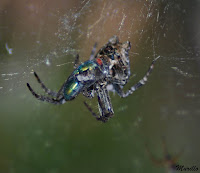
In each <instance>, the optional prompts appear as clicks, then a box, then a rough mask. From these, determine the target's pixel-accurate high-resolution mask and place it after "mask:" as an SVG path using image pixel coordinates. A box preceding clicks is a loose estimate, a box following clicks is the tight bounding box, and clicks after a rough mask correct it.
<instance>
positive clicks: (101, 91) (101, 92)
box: [84, 84, 114, 123]
mask: <svg viewBox="0 0 200 173" xmlns="http://www.w3.org/2000/svg"><path fill="white" fill-rule="evenodd" d="M95 88H96V92H97V98H98V106H99V112H100V114H101V115H100V116H98V115H97V114H96V113H95V112H94V111H93V110H92V108H91V107H90V106H89V105H88V104H87V103H86V102H85V101H84V104H85V106H86V107H87V109H88V110H89V111H90V112H91V113H92V115H93V116H94V117H95V118H96V119H97V120H99V121H102V122H104V123H105V122H107V121H108V119H109V118H110V117H112V116H113V114H114V112H113V108H112V104H111V101H110V97H109V94H108V91H107V89H106V87H105V86H104V87H103V86H101V85H100V84H96V87H95Z"/></svg>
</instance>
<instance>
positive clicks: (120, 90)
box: [113, 56, 160, 97]
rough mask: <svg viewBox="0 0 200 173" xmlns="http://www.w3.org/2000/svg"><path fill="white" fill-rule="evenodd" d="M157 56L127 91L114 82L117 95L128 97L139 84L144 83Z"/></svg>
mask: <svg viewBox="0 0 200 173" xmlns="http://www.w3.org/2000/svg"><path fill="white" fill-rule="evenodd" d="M159 58H160V56H158V57H157V58H156V59H154V60H153V62H152V63H151V66H150V67H149V69H148V71H147V73H146V74H145V75H144V77H143V78H142V79H141V80H140V81H139V82H138V83H136V84H135V85H133V86H132V87H131V88H130V89H129V90H128V91H126V92H124V91H123V90H122V88H121V87H120V85H119V84H114V85H113V86H114V88H115V90H116V92H117V93H118V95H119V96H120V97H128V96H129V95H131V94H133V92H134V91H136V90H137V89H138V88H140V87H141V86H143V85H145V83H146V81H147V78H148V76H149V75H150V73H151V72H152V70H153V68H154V63H155V62H156V61H157V60H158V59H159Z"/></svg>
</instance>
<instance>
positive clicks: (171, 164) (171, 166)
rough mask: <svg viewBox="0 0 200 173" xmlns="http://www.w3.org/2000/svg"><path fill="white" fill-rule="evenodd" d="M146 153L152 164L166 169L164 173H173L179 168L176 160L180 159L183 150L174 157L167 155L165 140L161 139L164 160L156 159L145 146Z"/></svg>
mask: <svg viewBox="0 0 200 173" xmlns="http://www.w3.org/2000/svg"><path fill="white" fill-rule="evenodd" d="M145 147H146V150H147V153H148V155H149V157H150V159H151V160H152V162H153V163H154V164H155V165H157V166H164V167H166V172H175V171H177V170H178V168H179V164H178V163H177V162H178V159H179V158H180V156H181V154H182V153H183V150H182V151H181V152H179V153H178V154H176V155H175V156H172V155H171V154H169V152H168V150H167V147H166V143H165V139H164V138H162V148H163V153H164V158H163V159H156V158H155V157H154V156H153V154H152V153H151V152H150V150H149V148H148V146H147V144H146V145H145Z"/></svg>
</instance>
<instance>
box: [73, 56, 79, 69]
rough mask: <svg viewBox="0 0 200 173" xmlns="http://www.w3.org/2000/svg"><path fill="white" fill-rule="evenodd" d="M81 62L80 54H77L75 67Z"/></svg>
mask: <svg viewBox="0 0 200 173" xmlns="http://www.w3.org/2000/svg"><path fill="white" fill-rule="evenodd" d="M79 63H80V59H79V54H77V55H76V58H75V60H74V68H75V69H76V68H77V67H78V65H79Z"/></svg>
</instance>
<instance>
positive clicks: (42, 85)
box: [34, 72, 65, 100]
mask: <svg viewBox="0 0 200 173" xmlns="http://www.w3.org/2000/svg"><path fill="white" fill-rule="evenodd" d="M34 76H35V77H36V79H37V81H38V83H39V84H40V85H41V87H42V88H43V90H44V91H45V93H47V94H48V95H50V96H52V97H56V99H57V100H58V99H59V98H60V97H63V95H62V94H61V92H62V90H63V87H64V85H65V83H64V84H63V85H62V87H61V88H60V90H59V91H58V93H57V92H54V91H51V90H50V89H48V88H47V87H46V86H45V85H44V83H43V82H42V81H41V79H40V78H39V76H38V75H37V73H36V72H34Z"/></svg>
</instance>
